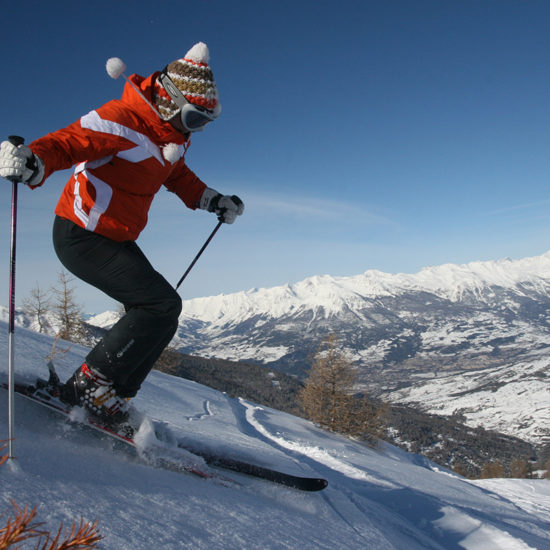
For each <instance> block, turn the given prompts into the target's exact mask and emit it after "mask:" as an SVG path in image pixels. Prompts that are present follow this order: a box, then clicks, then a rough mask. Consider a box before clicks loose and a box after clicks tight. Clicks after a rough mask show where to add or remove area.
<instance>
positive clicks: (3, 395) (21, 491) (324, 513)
mask: <svg viewBox="0 0 550 550" xmlns="http://www.w3.org/2000/svg"><path fill="white" fill-rule="evenodd" d="M0 330H1V332H0V376H2V377H3V378H5V377H6V373H7V327H6V324H5V323H0ZM50 345H51V339H50V338H49V337H46V336H43V335H39V334H36V333H34V332H30V331H28V330H25V329H22V328H18V329H17V330H16V368H17V374H18V376H19V377H20V378H24V379H28V380H29V381H30V380H32V379H33V377H34V376H35V375H36V374H38V373H39V372H40V371H41V370H44V368H43V367H42V365H43V363H44V356H45V355H47V353H48V351H49V348H50ZM85 353H86V349H85V348H82V347H79V346H76V345H73V346H72V347H71V348H70V349H69V351H67V352H66V353H65V354H64V355H60V356H58V358H57V359H56V364H57V366H58V369H59V371H60V374H62V375H63V376H68V375H69V374H70V372H72V370H73V369H74V368H75V366H76V365H78V364H79V362H80V361H81V360H82V358H83V356H84V355H85ZM135 405H136V407H138V408H139V409H140V410H142V411H143V412H145V413H146V414H148V415H149V416H150V417H154V418H158V419H162V420H164V421H166V422H167V423H169V425H170V427H171V429H172V431H173V432H174V433H175V434H177V435H179V436H181V437H187V438H192V439H193V440H196V441H197V440H198V441H200V442H201V443H202V444H204V445H209V446H210V447H211V448H214V449H218V450H220V451H223V452H226V453H231V454H232V455H234V456H237V457H247V458H254V459H255V460H256V461H258V462H259V463H260V464H265V465H270V466H273V467H277V468H280V469H284V470H288V471H290V472H295V473H302V474H312V475H315V476H323V477H326V478H327V479H328V480H329V483H330V485H329V487H328V488H327V489H326V490H325V491H323V492H321V493H311V494H307V493H300V492H297V491H294V490H290V489H285V488H281V487H278V486H275V485H272V484H269V483H265V482H262V481H258V480H253V479H249V478H245V477H242V476H241V477H238V476H236V475H231V476H230V477H233V478H235V479H238V481H239V482H240V483H241V486H229V487H227V486H224V485H222V484H221V483H219V482H216V481H212V480H206V481H205V480H201V479H198V478H195V477H193V476H190V475H185V474H177V473H173V472H167V471H163V470H157V469H154V468H152V467H149V466H146V465H143V464H141V463H140V462H139V460H138V459H137V457H136V456H135V455H134V454H133V453H132V452H130V451H129V450H127V451H124V450H122V449H119V448H116V447H115V446H114V444H113V442H112V441H110V440H105V439H102V438H101V437H100V436H97V435H95V434H93V435H92V434H90V433H88V432H86V431H84V430H82V429H80V428H78V427H75V426H74V425H70V424H68V423H66V422H63V421H60V419H59V418H58V417H57V416H55V415H54V414H53V413H47V412H45V411H44V410H43V409H42V408H39V407H38V406H37V405H35V404H33V403H30V402H27V401H24V400H23V399H21V398H19V399H17V400H16V442H15V449H16V454H17V457H18V458H17V460H16V461H15V462H12V463H10V464H8V465H4V466H3V467H1V468H0V513H1V512H2V511H4V510H5V509H8V507H9V503H10V499H12V498H15V499H17V501H18V502H19V503H20V504H24V503H30V504H31V505H34V504H37V505H38V512H39V518H40V519H41V520H42V521H45V522H46V526H47V527H48V528H50V529H56V528H57V525H58V523H59V522H60V521H63V522H64V523H65V524H70V523H71V521H72V520H73V519H76V520H77V521H78V520H79V518H80V516H83V517H84V518H85V519H86V520H89V521H93V520H96V519H97V520H98V521H99V528H100V531H101V533H102V535H103V536H104V540H103V542H102V544H101V548H105V549H110V550H113V549H115V550H116V549H130V548H131V549H137V550H140V549H147V550H149V549H151V548H163V549H179V548H182V549H187V548H189V549H190V548H193V549H199V550H201V549H205V550H206V549H208V550H217V549H224V550H232V549H235V550H236V549H266V550H271V549H273V550H275V549H277V550H279V549H296V548H303V549H327V550H328V549H330V550H334V549H340V548H342V549H343V548H345V549H352V550H353V549H362V550H363V549H373V548H376V549H377V550H385V549H395V550H404V549H407V550H426V549H441V550H443V549H444V550H454V549H457V550H458V549H468V550H497V549H498V550H523V549H528V548H537V549H539V550H543V549H547V548H550V483H549V482H548V481H544V480H538V481H535V480H524V481H518V480H489V481H484V482H475V483H474V482H469V481H466V480H465V479H463V478H460V477H459V476H456V475H454V474H452V473H450V472H448V471H445V470H443V469H441V468H439V467H437V466H435V465H434V464H433V463H430V462H429V461H427V460H425V459H423V458H421V457H419V456H416V455H411V454H407V453H405V452H404V451H401V450H398V449H396V448H394V447H391V446H388V445H384V446H383V447H382V448H381V449H378V450H374V449H370V448H366V447H364V446H362V445H359V444H357V443H355V442H352V441H350V440H347V439H344V438H342V437H339V436H335V435H333V434H329V433H326V432H324V431H321V430H319V429H318V428H316V427H315V426H314V425H312V424H311V423H309V422H307V421H305V420H302V419H299V418H296V417H293V416H290V415H288V414H284V413H281V412H278V411H274V410H271V409H267V408H264V407H259V406H256V405H254V404H252V403H249V402H246V401H244V400H233V399H229V398H228V397H227V396H225V395H224V394H222V393H219V392H216V391H214V390H211V389H209V388H207V387H204V386H201V385H199V384H196V383H193V382H189V381H186V380H182V379H178V378H173V377H170V376H168V375H165V374H162V373H159V372H153V373H152V374H151V376H150V377H149V378H148V380H147V381H146V383H145V385H144V387H143V389H142V391H141V392H140V394H139V395H138V397H137V398H136V399H135ZM0 411H2V412H1V413H0V438H2V437H5V436H7V431H8V430H7V392H6V391H4V390H0ZM4 434H5V435H4Z"/></svg>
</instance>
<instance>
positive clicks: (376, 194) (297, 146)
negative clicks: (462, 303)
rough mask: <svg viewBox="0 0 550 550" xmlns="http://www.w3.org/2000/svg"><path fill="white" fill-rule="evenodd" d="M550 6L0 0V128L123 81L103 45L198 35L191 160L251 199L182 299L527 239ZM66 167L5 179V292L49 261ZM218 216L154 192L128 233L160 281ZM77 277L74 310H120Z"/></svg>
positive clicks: (548, 243)
mask: <svg viewBox="0 0 550 550" xmlns="http://www.w3.org/2000/svg"><path fill="white" fill-rule="evenodd" d="M549 23H550V3H549V2H547V1H544V0H541V1H536V0H517V1H513V0H490V1H483V0H475V1H470V0H454V1H452V0H439V1H435V0H434V1H431V0H425V1H423V0H415V1H411V0H379V1H372V0H362V1H359V0H358V1H347V0H334V1H333V0H331V1H316V2H314V1H309V0H307V1H299V2H297V1H286V0H282V1H281V0H279V1H269V0H266V1H264V2H257V1H252V0H251V1H242V0H234V1H232V2H225V1H218V0H209V1H199V0H197V1H195V2H181V1H178V0H173V1H172V2H156V1H134V2H130V1H124V0H119V1H116V2H112V1H103V0H94V2H81V1H77V2H75V1H74V0H72V1H52V2H47V3H46V2H38V1H29V0H26V1H25V2H12V1H10V2H5V3H4V4H3V8H2V23H1V25H2V37H3V49H2V56H1V60H2V61H1V63H2V69H3V70H2V73H3V76H4V78H3V86H2V87H1V88H0V105H1V106H2V115H1V121H2V123H1V124H2V128H3V132H2V134H3V135H4V137H6V136H7V135H9V134H20V135H22V136H25V137H26V139H27V141H28V142H30V141H32V140H33V139H36V138H37V137H40V136H42V135H44V134H45V133H47V132H50V131H54V130H56V129H58V128H61V127H63V126H66V125H67V124H70V123H71V122H73V121H74V120H77V119H78V118H79V117H80V116H81V115H83V114H85V113H87V112H88V111H90V110H91V109H93V108H95V107H98V106H100V105H102V104H103V103H105V102H106V101H108V100H110V99H112V98H118V97H119V96H120V94H121V92H122V86H123V82H122V80H116V81H115V80H112V79H110V78H109V77H108V76H107V74H106V72H105V61H106V60H107V58H109V57H112V56H119V57H121V58H122V59H123V60H124V61H125V62H126V64H127V66H128V71H127V72H128V74H130V73H133V72H136V73H139V74H142V75H144V76H145V75H148V74H150V73H152V72H153V71H155V70H158V69H160V68H162V67H163V66H164V65H166V64H167V63H169V62H170V61H172V60H174V59H177V58H179V57H181V56H183V55H184V54H185V52H186V51H187V50H188V49H189V48H190V47H191V46H192V45H193V44H194V43H195V42H198V41H204V42H206V43H207V44H208V46H209V48H210V54H211V67H212V69H213V71H214V75H215V77H216V82H217V84H218V87H219V89H220V95H221V102H222V105H223V113H222V116H221V117H220V119H219V120H217V121H216V122H215V123H214V124H211V125H210V126H209V127H208V128H207V129H206V131H205V132H203V133H202V134H197V135H196V136H195V137H194V138H193V140H192V146H191V148H190V150H189V152H188V154H187V157H186V158H187V162H188V164H189V166H190V167H191V168H192V169H193V170H194V171H195V172H196V173H197V174H198V175H199V176H200V177H201V178H202V179H203V180H204V181H205V182H206V183H207V184H208V185H209V186H211V187H214V188H216V189H218V190H220V191H222V192H225V193H229V194H238V195H239V196H240V197H241V198H242V199H243V200H244V202H245V205H246V212H245V214H244V216H243V217H242V218H241V219H239V220H238V221H237V222H236V223H235V224H234V225H232V226H224V227H222V229H221V230H220V231H219V233H218V234H217V235H216V237H215V239H214V240H213V241H212V243H211V245H210V247H209V248H208V249H207V251H206V252H205V254H204V256H203V257H202V258H201V259H200V261H199V263H198V264H197V265H196V266H195V268H194V270H193V271H192V272H191V274H190V275H189V277H188V279H187V280H186V282H185V283H184V285H183V286H182V287H181V289H180V290H181V295H182V297H183V298H184V299H187V298H193V297H196V296H209V295H214V294H220V293H230V292H235V291H239V290H248V289H250V288H253V287H270V286H275V285H280V284H284V283H287V282H290V283H293V282H296V281H299V280H301V279H303V278H305V277H308V276H312V275H319V274H325V273H327V274H331V275H334V276H347V275H356V274H359V273H362V272H364V271H366V270H368V269H379V270H381V271H387V272H393V273H396V272H416V271H418V270H419V269H421V268H422V267H424V266H428V265H438V264H442V263H446V262H453V263H464V262H468V261H473V260H491V259H499V258H503V257H512V258H521V257H525V256H532V255H538V254H542V253H544V252H546V251H548V250H550V216H549V214H550V187H549V185H548V183H549V181H550V155H549V150H550V109H549V101H550V69H549V66H550V65H549V63H548V52H549V51H550V34H549V33H548V26H549ZM68 177H69V173H68V172H62V173H57V174H55V175H53V176H52V177H50V179H49V180H48V181H47V182H46V184H45V185H44V186H43V187H42V188H41V189H39V190H37V191H33V192H31V191H29V190H28V189H26V188H21V190H20V194H19V220H18V221H19V223H18V249H17V254H18V256H17V287H16V289H17V299H18V302H20V301H21V299H22V298H23V297H25V296H26V295H28V292H29V290H30V289H31V288H32V287H33V286H34V285H35V283H36V282H37V281H38V282H39V284H40V286H41V287H43V288H47V287H48V286H49V285H50V284H52V283H54V282H55V279H56V276H57V273H58V271H59V270H60V269H61V264H60V263H59V262H58V260H57V258H56V256H55V253H54V252H53V247H52V244H51V236H50V235H51V225H52V219H53V210H54V208H55V204H56V202H57V198H58V196H59V194H60V192H61V190H62V187H63V185H64V183H65V181H66V180H67V179H68ZM4 183H5V185H3V186H0V199H1V200H0V208H1V207H2V206H1V205H3V209H4V214H2V215H1V216H0V220H1V221H0V254H3V255H4V257H5V259H6V261H5V262H4V265H5V293H6V294H5V296H6V297H5V299H4V300H1V299H0V303H4V304H6V305H7V303H8V259H9V218H10V201H11V185H10V184H9V183H8V182H4ZM215 223H216V220H215V217H214V216H213V215H212V214H207V213H205V212H201V211H198V212H193V211H191V210H188V209H186V208H185V206H184V205H183V204H182V203H180V202H179V200H178V199H177V198H175V197H174V196H173V195H170V194H168V193H167V192H164V191H161V192H160V193H159V194H158V196H157V197H156V199H155V202H154V204H153V208H152V210H151V215H150V222H149V225H148V227H147V228H146V230H145V231H144V232H143V234H142V236H141V237H140V239H139V241H138V242H139V244H140V245H141V247H142V248H143V250H144V252H145V253H146V254H147V255H148V257H149V258H150V259H151V261H152V263H153V264H154V265H155V266H156V267H157V269H158V270H159V271H161V272H162V273H163V274H164V275H165V276H166V277H167V278H168V279H169V280H170V281H173V282H174V284H175V283H176V282H177V280H178V279H179V277H180V276H181V274H182V273H183V271H185V269H186V267H187V265H188V264H189V263H190V261H191V260H192V259H193V257H194V255H195V254H196V252H197V251H198V249H199V248H200V246H201V245H202V243H203V242H204V240H205V239H206V237H207V236H208V234H209V233H210V231H211V230H212V229H213V228H214V226H215ZM1 235H4V237H3V238H1ZM77 288H78V293H79V298H80V299H81V302H82V304H83V305H84V307H85V309H86V310H87V311H90V312H100V311H103V310H105V309H109V308H114V307H116V305H115V304H114V303H113V302H112V301H110V300H109V299H106V298H104V297H103V295H102V294H101V293H100V292H99V291H96V290H95V289H92V288H91V287H88V286H86V285H77Z"/></svg>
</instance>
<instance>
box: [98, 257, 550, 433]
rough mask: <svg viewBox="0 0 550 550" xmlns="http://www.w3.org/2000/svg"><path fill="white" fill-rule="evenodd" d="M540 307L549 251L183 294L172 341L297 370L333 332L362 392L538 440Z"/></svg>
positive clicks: (549, 334) (549, 427)
mask: <svg viewBox="0 0 550 550" xmlns="http://www.w3.org/2000/svg"><path fill="white" fill-rule="evenodd" d="M549 312H550V252H548V253H546V254H543V255H542V256H537V257H533V258H525V259H522V260H510V259H505V260H499V261H487V262H472V263H469V264H465V265H454V264H446V265H442V266H437V267H427V268H425V269H423V270H421V271H420V272H419V273H416V274H388V273H382V272H380V271H367V272H366V273H364V274H362V275H358V276H354V277H331V276H328V275H325V276H319V277H312V278H309V279H306V280H304V281H301V282H299V283H296V284H294V285H284V286H279V287H274V288H263V289H253V290H250V291H247V292H238V293H235V294H230V295H220V296H212V297H207V298H197V299H194V300H188V301H185V302H184V305H183V312H182V315H181V318H180V326H179V329H178V332H177V335H176V338H175V339H174V341H173V345H175V346H176V347H177V348H179V349H180V350H182V351H184V352H186V353H190V354H194V355H200V356H203V357H218V358H223V359H231V360H249V361H253V362H259V363H269V364H270V366H272V367H274V368H278V369H280V370H283V371H285V372H287V373H294V374H298V375H303V374H304V373H305V371H306V370H307V369H308V368H309V366H310V359H309V358H310V356H311V354H312V353H313V352H314V351H315V350H316V349H317V348H318V346H319V344H320V342H321V340H322V338H323V337H324V336H325V335H327V334H329V333H334V334H336V335H337V336H338V338H339V343H340V346H341V348H342V349H343V350H344V351H345V352H346V353H347V354H348V355H349V356H350V357H351V358H353V359H354V360H355V362H356V365H357V367H358V369H359V372H360V374H361V378H362V382H363V384H364V387H366V388H368V389H369V391H371V392H374V393H377V394H382V395H385V396H388V395H390V396H391V398H392V399H398V400H399V401H401V402H409V403H415V404H417V405H420V406H422V407H423V408H424V409H425V410H428V411H431V412H437V413H439V414H442V413H445V414H452V413H455V414H462V415H464V419H465V421H466V422H469V423H472V424H473V425H478V424H480V425H483V426H484V427H486V428H489V429H498V430H500V431H503V432H505V433H508V434H510V435H515V436H520V437H525V438H527V439H528V440H529V441H531V442H534V443H540V442H542V441H544V440H545V438H548V437H550V393H549V392H550V372H549V359H548V358H550V313H549ZM113 315H114V314H109V313H106V314H102V315H101V316H98V317H96V318H95V319H92V320H91V322H93V323H96V324H99V325H102V326H109V325H110V324H112V322H114V317H113ZM489 380H490V383H489Z"/></svg>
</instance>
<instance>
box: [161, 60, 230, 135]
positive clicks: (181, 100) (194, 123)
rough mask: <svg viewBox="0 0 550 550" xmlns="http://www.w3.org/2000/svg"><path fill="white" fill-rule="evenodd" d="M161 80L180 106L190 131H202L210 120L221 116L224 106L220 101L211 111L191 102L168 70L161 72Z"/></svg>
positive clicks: (183, 118)
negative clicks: (169, 74)
mask: <svg viewBox="0 0 550 550" xmlns="http://www.w3.org/2000/svg"><path fill="white" fill-rule="evenodd" d="M159 81H160V83H161V84H162V87H163V88H164V89H165V90H166V93H167V94H168V95H169V96H170V98H171V99H172V101H173V102H174V103H175V104H176V105H177V106H178V107H179V109H180V117H181V123H182V124H183V127H184V128H185V129H186V130H188V131H189V132H200V131H202V130H204V127H205V126H206V125H207V124H208V123H209V122H212V121H213V120H216V119H217V118H218V117H219V116H220V113H221V111H222V106H221V105H220V104H219V103H218V104H217V105H216V108H215V109H214V110H213V111H211V110H209V109H206V108H205V107H202V106H201V105H195V104H194V103H191V102H189V101H188V100H187V99H186V97H185V96H184V95H183V94H182V93H181V91H180V90H179V89H178V87H177V86H176V85H175V84H174V81H173V80H172V79H171V78H170V77H169V76H168V74H167V73H166V70H164V71H162V72H161V73H160V75H159Z"/></svg>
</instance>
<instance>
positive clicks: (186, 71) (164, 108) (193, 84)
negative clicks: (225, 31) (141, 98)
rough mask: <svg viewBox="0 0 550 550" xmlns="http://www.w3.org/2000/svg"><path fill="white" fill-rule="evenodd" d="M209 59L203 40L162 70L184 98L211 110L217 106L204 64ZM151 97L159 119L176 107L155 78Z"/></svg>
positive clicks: (173, 113)
mask: <svg viewBox="0 0 550 550" xmlns="http://www.w3.org/2000/svg"><path fill="white" fill-rule="evenodd" d="M209 61H210V53H209V51H208V46H207V45H206V44H204V42H199V43H197V44H195V45H194V46H193V47H192V48H191V49H190V50H189V51H188V52H187V53H186V54H185V57H184V58H183V59H177V60H176V61H173V62H172V63H170V65H168V66H167V67H166V72H167V73H168V76H169V77H170V79H171V80H172V82H174V84H175V85H176V86H177V88H178V89H179V90H180V91H181V92H182V93H183V95H184V96H185V99H187V101H189V102H190V103H194V104H195V105H200V106H201V107H205V108H206V109H209V110H214V109H215V108H216V107H217V105H218V88H217V87H216V83H215V82H214V75H213V74H212V71H211V70H210V67H209V66H208V62H209ZM154 99H155V105H156V107H157V109H158V111H159V113H160V116H161V118H162V119H163V120H169V119H171V118H172V117H173V116H174V115H175V114H177V113H178V111H179V110H180V109H179V107H178V106H177V105H176V104H175V103H174V102H173V101H172V99H171V98H170V96H169V95H168V93H167V92H166V90H165V89H164V88H163V86H162V84H161V83H160V81H159V79H158V78H157V79H156V81H155V98H154Z"/></svg>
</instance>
